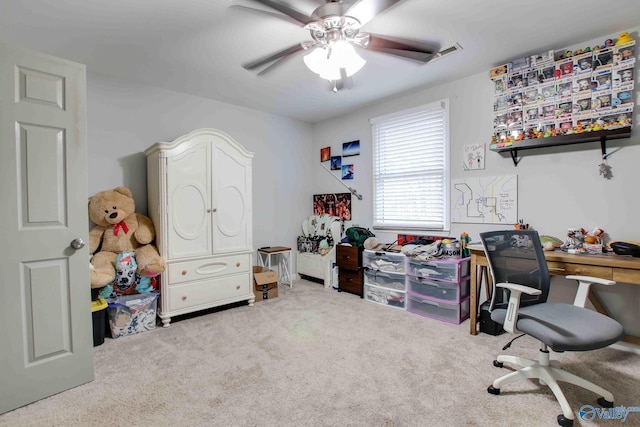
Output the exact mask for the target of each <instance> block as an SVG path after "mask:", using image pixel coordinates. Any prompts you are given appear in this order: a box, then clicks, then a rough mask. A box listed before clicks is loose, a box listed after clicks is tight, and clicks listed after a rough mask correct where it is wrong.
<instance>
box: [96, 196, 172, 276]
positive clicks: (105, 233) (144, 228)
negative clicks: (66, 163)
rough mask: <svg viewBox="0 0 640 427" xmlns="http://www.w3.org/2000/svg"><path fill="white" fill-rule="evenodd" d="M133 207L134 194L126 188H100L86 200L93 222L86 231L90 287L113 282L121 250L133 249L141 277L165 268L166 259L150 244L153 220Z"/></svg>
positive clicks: (153, 231)
mask: <svg viewBox="0 0 640 427" xmlns="http://www.w3.org/2000/svg"><path fill="white" fill-rule="evenodd" d="M135 210H136V206H135V202H134V200H133V194H132V193H131V191H130V190H129V189H128V188H125V187H116V188H114V189H113V190H106V191H101V192H99V193H96V195H95V196H93V197H92V198H90V199H89V218H91V221H93V222H94V223H95V224H96V225H95V226H94V227H93V228H92V229H91V231H90V232H89V252H90V253H91V254H94V255H93V257H92V258H91V288H101V287H103V286H106V285H108V284H109V283H111V282H113V280H114V279H115V275H116V271H115V266H114V263H115V261H116V256H117V255H118V254H119V253H120V252H135V257H136V261H137V263H138V273H139V274H140V275H141V276H148V277H153V276H157V275H158V274H160V273H162V272H163V271H164V269H165V265H166V264H165V261H164V259H163V258H162V257H161V256H160V254H159V253H158V250H157V249H156V247H155V246H153V245H152V244H151V242H153V239H154V238H155V229H154V227H153V222H152V221H151V219H150V218H148V217H146V216H144V215H141V214H139V213H136V212H135ZM98 249H99V251H98V252H96V251H97V250H98Z"/></svg>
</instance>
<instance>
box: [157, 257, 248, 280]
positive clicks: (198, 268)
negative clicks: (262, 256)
mask: <svg viewBox="0 0 640 427" xmlns="http://www.w3.org/2000/svg"><path fill="white" fill-rule="evenodd" d="M250 268H251V257H250V255H249V254H240V255H231V256H226V257H216V258H203V259H198V260H193V261H182V262H175V263H169V266H168V268H167V271H168V275H169V284H170V285H173V284H175V283H184V282H191V281H193V280H200V279H206V278H211V277H219V276H226V275H228V274H238V273H244V272H249V269H250Z"/></svg>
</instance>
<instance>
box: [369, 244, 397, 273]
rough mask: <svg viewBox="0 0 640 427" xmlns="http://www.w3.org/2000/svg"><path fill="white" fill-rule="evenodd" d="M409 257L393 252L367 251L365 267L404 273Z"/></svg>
mask: <svg viewBox="0 0 640 427" xmlns="http://www.w3.org/2000/svg"><path fill="white" fill-rule="evenodd" d="M406 261H407V257H406V256H405V255H404V254H398V253H393V252H382V251H371V250H368V249H367V250H365V251H364V256H363V266H364V267H365V268H368V269H371V270H382V271H389V272H393V273H404V272H405V269H406V267H405V265H406Z"/></svg>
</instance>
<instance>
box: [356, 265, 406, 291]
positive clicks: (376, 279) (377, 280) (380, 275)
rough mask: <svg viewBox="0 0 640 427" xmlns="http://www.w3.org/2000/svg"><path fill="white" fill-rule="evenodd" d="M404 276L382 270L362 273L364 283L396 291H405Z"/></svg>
mask: <svg viewBox="0 0 640 427" xmlns="http://www.w3.org/2000/svg"><path fill="white" fill-rule="evenodd" d="M405 282H406V280H405V275H404V274H402V273H393V272H391V271H383V270H366V271H365V272H364V283H366V284H368V285H373V286H378V287H382V288H387V289H393V290H396V291H403V292H404V291H405V290H406V283H405Z"/></svg>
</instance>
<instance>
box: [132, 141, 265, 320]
mask: <svg viewBox="0 0 640 427" xmlns="http://www.w3.org/2000/svg"><path fill="white" fill-rule="evenodd" d="M145 154H146V156H147V187H148V188H147V190H148V210H149V217H151V219H152V220H153V223H154V225H155V228H156V244H157V245H158V250H159V251H160V254H161V255H162V256H163V257H164V258H165V260H166V261H167V269H166V270H165V272H164V273H162V275H161V276H160V307H159V310H158V315H159V316H160V318H161V319H162V323H163V326H165V327H167V326H169V324H170V322H171V317H173V316H177V315H180V314H186V313H190V312H193V311H197V310H203V309H206V308H211V307H217V306H221V305H226V304H230V303H234V302H237V301H242V300H247V301H248V303H249V305H253V303H254V301H255V297H254V294H253V289H252V286H251V285H252V282H253V278H252V275H253V270H252V264H251V263H252V255H253V241H252V235H251V233H252V209H251V163H252V159H253V153H251V152H249V151H247V150H245V149H244V148H243V147H242V146H241V145H240V144H238V143H237V142H236V141H235V140H233V139H232V138H231V137H230V136H229V135H227V134H225V133H224V132H221V131H219V130H216V129H198V130H195V131H193V132H190V133H188V134H187V135H184V136H181V137H179V138H177V139H176V140H174V141H173V142H159V143H157V144H154V145H153V146H151V147H150V148H149V149H147V150H146V151H145Z"/></svg>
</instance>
